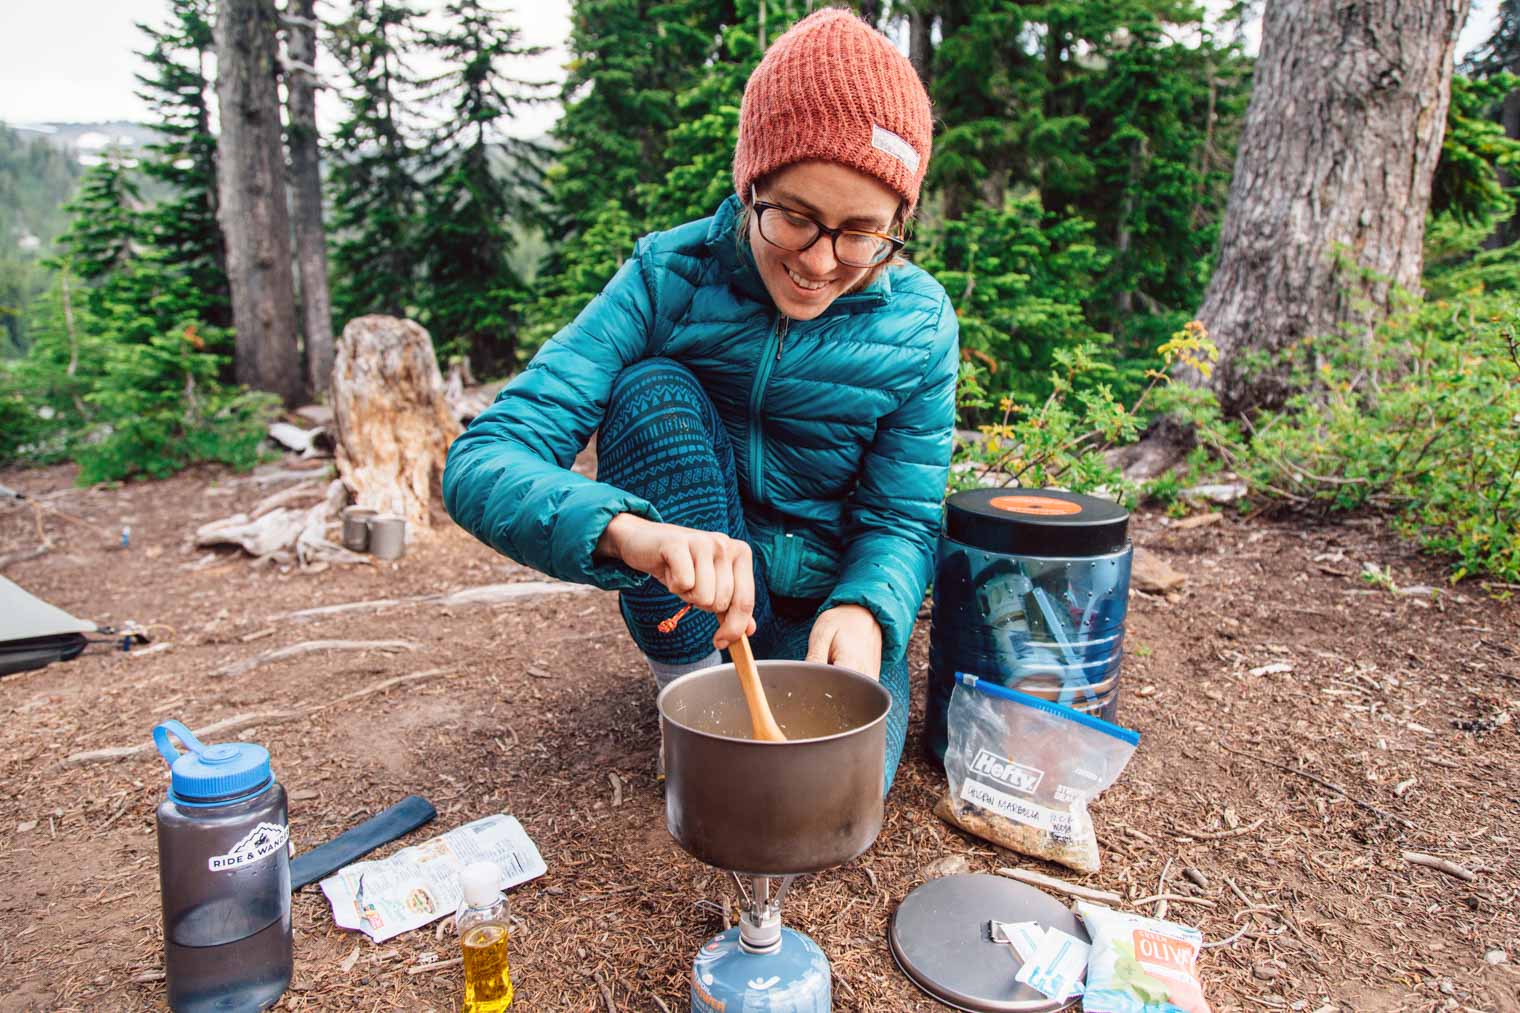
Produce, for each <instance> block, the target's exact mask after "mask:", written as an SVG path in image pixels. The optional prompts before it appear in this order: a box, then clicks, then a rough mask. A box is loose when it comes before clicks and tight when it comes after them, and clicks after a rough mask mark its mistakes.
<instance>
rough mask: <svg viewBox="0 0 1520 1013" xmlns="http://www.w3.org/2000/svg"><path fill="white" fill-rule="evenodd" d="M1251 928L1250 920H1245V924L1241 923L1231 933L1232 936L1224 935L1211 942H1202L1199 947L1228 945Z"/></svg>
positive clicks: (1210, 947)
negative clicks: (1235, 930) (1236, 929)
mask: <svg viewBox="0 0 1520 1013" xmlns="http://www.w3.org/2000/svg"><path fill="white" fill-rule="evenodd" d="M1251 928H1252V925H1251V923H1250V922H1246V924H1244V925H1242V926H1241V927H1240V929H1239V930H1238V931H1237V932H1236V933H1235V934H1234V935H1232V936H1226V937H1225V938H1223V939H1218V940H1215V941H1214V942H1212V943H1204V944H1203V945H1202V946H1201V947H1199V949H1203V950H1212V949H1214V948H1215V947H1218V946H1229V945H1230V944H1231V943H1233V942H1235V941H1236V940H1237V939H1239V938H1240V937H1241V936H1243V935H1245V934H1246V933H1247V932H1250V931H1251Z"/></svg>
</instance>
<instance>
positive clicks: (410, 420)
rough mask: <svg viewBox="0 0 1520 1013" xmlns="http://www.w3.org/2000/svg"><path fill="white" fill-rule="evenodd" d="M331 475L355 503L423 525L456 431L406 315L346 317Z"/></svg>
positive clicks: (335, 378)
mask: <svg viewBox="0 0 1520 1013" xmlns="http://www.w3.org/2000/svg"><path fill="white" fill-rule="evenodd" d="M332 406H333V421H334V422H335V423H336V425H337V430H338V450H337V458H338V476H339V477H340V478H342V479H343V484H344V485H346V486H348V489H349V492H351V493H352V494H353V497H354V502H355V503H356V504H357V505H359V506H363V507H370V508H371V509H375V510H380V511H389V512H390V513H395V514H400V515H402V516H403V517H405V518H406V519H407V530H408V534H409V536H410V533H412V532H416V531H421V530H425V529H427V528H428V527H430V526H431V519H430V513H431V511H430V509H429V507H430V504H431V503H432V498H433V489H434V488H435V487H436V486H438V485H439V483H440V482H441V481H442V479H443V464H444V459H445V458H446V457H447V455H448V450H449V444H450V443H452V442H453V441H454V437H456V436H458V435H459V420H458V419H457V418H455V416H454V412H453V410H452V409H451V408H450V407H449V404H448V401H447V400H446V399H445V396H444V386H443V376H442V375H441V374H440V373H439V372H438V359H437V357H436V356H435V355H434V354H433V340H432V339H431V338H430V337H428V332H427V331H425V330H423V329H422V328H421V327H420V326H418V325H417V324H415V323H413V322H412V321H410V320H398V319H396V318H395V317H386V316H378V315H377V316H367V317H357V318H355V319H353V320H350V321H349V322H348V323H347V324H346V325H345V326H344V328H343V336H342V337H341V338H340V339H339V340H338V349H337V356H336V362H335V364H334V367H333V375H332Z"/></svg>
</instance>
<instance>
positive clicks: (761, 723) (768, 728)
mask: <svg viewBox="0 0 1520 1013" xmlns="http://www.w3.org/2000/svg"><path fill="white" fill-rule="evenodd" d="M728 652H729V654H730V655H732V656H733V659H734V670H735V671H736V672H738V673H739V686H740V687H741V688H742V689H743V690H744V702H745V703H747V704H748V705H749V720H750V723H751V724H753V725H754V726H755V738H757V739H759V740H761V741H762V742H785V741H786V734H785V733H784V732H782V730H781V726H780V725H778V724H776V718H775V716H774V715H772V714H771V705H770V701H768V700H766V699H765V687H764V686H762V685H760V673H759V672H758V671H757V670H756V669H755V655H754V654H753V653H752V652H751V651H750V649H749V637H746V636H745V635H744V634H742V633H741V634H739V639H738V640H735V641H734V642H733V643H732V644H729V645H728Z"/></svg>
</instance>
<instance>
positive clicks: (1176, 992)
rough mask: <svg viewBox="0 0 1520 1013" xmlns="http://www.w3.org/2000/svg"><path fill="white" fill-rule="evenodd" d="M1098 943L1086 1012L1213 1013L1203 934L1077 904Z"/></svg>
mask: <svg viewBox="0 0 1520 1013" xmlns="http://www.w3.org/2000/svg"><path fill="white" fill-rule="evenodd" d="M1077 914H1079V915H1081V917H1082V924H1083V925H1084V926H1086V928H1087V934H1088V936H1089V937H1090V938H1091V939H1092V954H1091V956H1090V957H1089V958H1088V961H1087V988H1086V991H1084V992H1083V994H1082V1013H1211V1011H1210V1010H1209V1004H1208V1002H1207V1001H1206V1000H1205V999H1204V998H1203V982H1202V981H1200V980H1199V978H1198V968H1197V962H1198V952H1199V950H1200V949H1201V948H1202V945H1203V936H1202V934H1200V933H1199V931H1198V930H1197V929H1193V928H1189V927H1188V926H1186V925H1178V924H1176V923H1175V922H1164V921H1161V920H1159V919H1156V918H1145V917H1142V916H1140V915H1132V914H1127V913H1125V912H1123V911H1115V910H1113V909H1112V908H1106V907H1104V906H1103V905H1101V904H1091V903H1088V902H1087V901H1078V902H1077Z"/></svg>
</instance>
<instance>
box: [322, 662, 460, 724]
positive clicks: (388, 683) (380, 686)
mask: <svg viewBox="0 0 1520 1013" xmlns="http://www.w3.org/2000/svg"><path fill="white" fill-rule="evenodd" d="M447 671H449V670H448V669H447V668H430V669H428V670H427V671H424V672H413V673H412V674H411V675H397V676H393V677H392V678H389V679H381V680H380V681H379V682H377V683H375V684H374V685H372V686H366V687H364V688H363V689H356V690H354V691H353V692H352V693H348V694H346V695H344V696H340V697H338V699H336V700H333V701H331V702H329V703H324V704H318V705H317V706H315V707H313V708H311V713H313V714H315V713H317V712H318V711H321V710H326V709H327V708H329V707H336V706H337V705H338V704H340V703H351V702H353V701H354V700H362V699H364V698H365V697H367V696H374V695H375V694H376V693H384V692H385V691H386V690H388V689H393V688H394V687H396V686H405V685H409V684H410V683H414V682H422V681H423V680H425V679H432V678H434V677H436V676H440V675H443V674H444V673H445V672H447Z"/></svg>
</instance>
